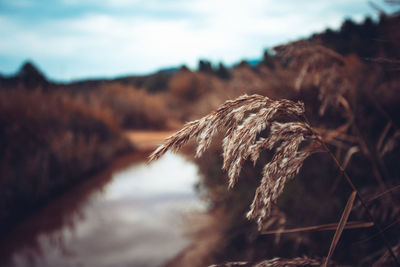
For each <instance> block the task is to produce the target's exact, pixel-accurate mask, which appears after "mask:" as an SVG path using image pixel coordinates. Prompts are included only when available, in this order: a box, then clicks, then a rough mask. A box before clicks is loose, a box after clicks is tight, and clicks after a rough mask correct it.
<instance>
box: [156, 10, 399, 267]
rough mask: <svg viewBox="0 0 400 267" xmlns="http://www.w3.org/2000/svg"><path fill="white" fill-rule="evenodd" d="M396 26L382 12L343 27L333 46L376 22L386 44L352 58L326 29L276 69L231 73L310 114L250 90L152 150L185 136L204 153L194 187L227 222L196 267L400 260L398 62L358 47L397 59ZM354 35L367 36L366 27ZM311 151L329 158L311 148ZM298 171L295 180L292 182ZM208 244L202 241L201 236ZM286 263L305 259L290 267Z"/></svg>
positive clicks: (280, 55) (278, 59)
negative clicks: (326, 40)
mask: <svg viewBox="0 0 400 267" xmlns="http://www.w3.org/2000/svg"><path fill="white" fill-rule="evenodd" d="M398 22H399V18H398V17H396V16H394V17H391V18H387V17H383V18H382V19H381V22H380V24H379V25H378V26H374V25H370V21H368V20H366V22H365V24H364V25H361V26H357V25H355V24H351V23H349V22H346V23H345V24H344V26H343V29H342V32H340V33H338V38H337V43H336V44H335V43H331V44H329V45H328V46H331V47H333V48H335V46H336V47H338V48H339V49H338V51H339V52H341V50H340V49H343V47H342V46H341V45H342V44H341V43H340V41H341V39H340V38H341V36H340V34H343V35H345V36H346V35H349V33H348V30H349V29H348V28H353V30H354V29H356V30H357V29H358V30H359V31H360V32H361V33H362V32H363V31H365V29H366V28H368V29H371V27H372V29H373V30H374V31H372V34H376V35H380V37H381V38H383V39H384V40H386V42H385V43H384V44H382V43H379V42H376V43H374V44H373V45H371V46H372V47H370V49H369V50H368V49H363V50H359V49H360V48H359V46H358V43H356V44H354V47H351V46H352V45H353V44H350V45H349V44H348V45H349V46H350V48H347V51H349V52H350V53H354V54H345V53H342V54H341V53H338V52H337V51H334V50H332V49H331V48H328V47H327V46H325V45H324V43H323V40H324V38H326V37H327V35H321V36H314V37H313V39H312V40H311V41H310V40H309V41H300V42H294V43H290V44H287V45H284V46H280V47H277V48H276V51H277V55H276V56H275V57H273V58H272V59H271V58H270V59H269V60H270V61H272V62H273V66H274V67H273V68H271V64H269V65H270V66H269V67H268V66H267V65H260V66H259V67H258V68H257V69H253V70H252V69H251V68H250V67H249V66H238V67H236V68H234V69H233V70H232V73H234V72H235V71H238V70H239V72H240V74H241V75H242V76H240V75H238V74H237V73H236V74H235V73H234V74H233V75H232V78H231V79H230V81H233V80H235V79H239V80H240V81H242V82H243V81H244V82H243V86H244V87H247V88H248V87H250V88H251V87H252V88H253V90H245V91H247V92H252V93H254V92H257V93H260V94H262V95H268V96H269V97H271V98H274V99H282V98H289V99H291V100H294V101H298V100H301V101H303V102H304V103H305V106H306V109H304V107H303V106H302V104H300V103H296V102H294V101H289V100H271V99H270V98H268V97H263V96H260V95H252V96H246V95H245V96H242V97H239V98H237V99H235V100H232V101H227V102H225V104H223V105H221V106H220V107H219V108H217V109H216V111H215V112H212V113H210V114H209V115H206V116H205V117H203V118H201V119H199V120H196V121H193V122H189V123H187V124H186V125H185V126H184V128H183V129H182V130H181V131H179V132H177V133H176V134H175V135H173V136H171V137H169V138H168V139H166V142H165V143H164V144H163V145H162V146H160V147H159V148H158V149H157V150H156V151H155V152H154V153H153V154H152V156H151V157H150V159H151V160H154V159H157V158H158V157H160V156H161V155H162V154H163V153H165V151H167V150H173V151H176V150H178V149H180V148H181V147H182V146H183V145H184V144H185V143H187V142H188V141H189V140H190V139H194V140H195V141H196V144H197V151H196V156H200V155H201V154H202V153H206V154H207V155H206V157H204V158H199V159H198V160H197V161H198V162H199V164H200V167H201V170H202V173H203V174H204V180H203V181H202V182H201V183H200V185H199V191H200V194H201V195H202V196H203V197H204V198H206V199H207V200H208V201H209V202H210V210H209V213H210V214H212V215H213V216H215V217H216V218H217V220H219V221H221V222H224V223H223V226H219V227H218V228H216V229H215V231H214V236H215V237H217V239H218V240H214V242H213V243H212V244H210V246H209V254H211V255H213V256H212V257H210V256H208V257H207V258H205V259H204V260H203V261H202V262H201V263H199V264H197V265H195V266H204V265H207V264H211V263H215V262H226V263H224V264H221V265H217V266H264V265H262V264H263V263H262V262H263V260H265V259H268V258H274V257H277V256H278V257H282V258H286V259H288V260H286V261H287V262H285V260H282V261H281V262H279V260H278V259H277V260H276V265H273V262H274V260H267V261H264V264H265V266H297V265H301V260H300V259H301V258H298V257H299V256H302V255H307V256H309V257H312V258H315V257H317V258H321V257H322V258H324V257H327V259H323V260H319V261H318V260H317V259H316V260H315V264H317V265H316V266H319V265H321V263H322V262H325V264H328V263H329V264H332V265H336V264H335V263H333V262H332V261H330V257H333V259H335V261H336V262H340V263H341V264H350V265H359V266H364V265H365V266H370V265H373V264H374V265H375V266H396V265H398V261H399V260H398V258H399V254H398V245H399V243H398V240H399V238H400V229H399V220H398V218H399V208H398V207H399V204H400V203H399V199H400V198H399V190H398V189H399V187H398V185H399V183H400V180H399V177H400V173H399V168H398V167H397V166H396V164H397V162H398V158H399V142H398V140H399V139H398V131H399V128H398V125H399V122H400V121H399V120H400V117H399V116H398V114H399V109H398V103H399V91H398V86H397V85H398V82H399V76H398V71H397V72H394V70H393V63H394V61H392V62H391V63H392V64H382V61H379V60H378V61H377V60H369V59H366V58H360V57H358V56H357V55H356V54H355V53H357V52H358V51H359V52H360V53H361V54H365V53H369V54H368V56H370V57H371V58H373V57H375V58H398V55H399V51H400V50H399V48H400V47H399V40H400V36H399V35H398V34H397V33H398V31H396V34H397V35H396V34H394V35H395V36H397V37H396V38H394V37H393V35H391V36H390V37H389V36H387V35H385V34H388V31H389V29H393V28H392V25H394V24H397V25H398ZM328 33H329V34H332V33H330V32H328ZM368 33H371V32H368ZM353 34H355V35H357V34H358V33H357V32H355V33H353ZM386 36H387V39H385V38H386ZM374 37H375V36H374ZM356 38H360V39H362V38H368V37H366V36H365V34H364V33H362V34H361V35H360V36H357V37H356ZM345 40H346V39H345ZM377 47H379V49H377ZM367 48H368V47H367ZM352 49H354V50H352ZM378 62H380V63H378ZM385 63H386V61H385ZM240 69H242V71H240ZM396 73H397V74H396ZM274 75H275V76H276V77H280V78H282V77H286V79H285V80H284V81H281V84H282V85H283V89H282V90H281V91H280V90H279V89H278V88H277V87H279V85H280V83H279V82H276V83H275V81H276V80H275V79H274V78H272V79H271V81H270V80H267V79H266V77H268V78H270V77H272V76H274ZM245 78H248V79H245ZM230 81H229V80H228V81H221V83H222V84H223V85H224V86H226V88H225V89H226V91H227V92H229V93H226V95H229V94H231V95H235V94H238V93H239V92H240V90H237V87H235V86H231V85H230ZM262 82H265V84H266V85H264V86H263V85H261V84H262ZM235 84H236V85H237V84H240V82H239V81H238V80H235ZM253 85H254V86H253ZM383 88H385V89H383ZM216 91H218V90H215V91H214V92H216ZM220 92H221V91H220ZM209 95H216V93H214V94H213V93H210V94H209ZM209 95H208V96H209ZM226 95H225V96H226ZM220 96H221V97H220V98H222V94H220ZM235 97H236V95H235ZM233 98H234V97H233ZM204 114H206V113H204ZM204 114H203V115H204ZM307 117H308V118H309V120H308V119H307ZM309 121H311V123H310V122H309ZM311 125H312V127H311ZM214 136H218V139H223V140H222V144H223V145H222V149H219V148H218V146H215V145H213V144H211V139H212V138H213V137H214ZM385 147H386V148H387V149H385ZM206 149H208V150H209V151H206V152H205V150H206ZM386 151H390V152H389V153H388V154H385V153H386ZM314 152H325V153H317V154H314V155H311V154H312V153H314ZM221 154H222V155H223V161H221V159H220V156H219V155H221ZM309 156H310V159H307V160H306V158H307V157H309ZM247 159H250V160H251V161H253V162H254V167H253V166H251V164H250V162H249V160H247ZM257 159H258V162H261V163H256V161H257ZM303 164H304V167H303V168H301V166H302V165H303ZM221 166H222V167H223V169H225V170H227V173H226V174H225V172H222V171H221V170H220V169H219V168H220V167H221ZM300 168H301V170H300ZM260 173H261V175H260ZM296 174H298V176H299V178H298V179H295V180H293V181H292V182H288V180H289V179H290V178H292V177H293V176H294V175H296ZM260 176H261V177H262V179H259V177H260ZM226 177H227V178H228V179H229V187H230V188H231V187H232V186H233V185H235V184H236V183H237V186H236V187H234V188H233V189H232V188H231V190H230V191H227V190H226V187H225V184H226ZM238 178H240V179H238ZM283 189H285V190H283ZM339 190H340V191H339ZM352 191H353V193H352V194H351V192H352ZM356 195H357V200H355V199H354V197H355V196H356ZM279 196H280V197H279ZM349 196H350V197H349ZM278 197H279V198H278ZM251 199H253V200H251ZM346 203H347V204H346ZM353 204H354V205H353ZM249 206H250V212H248V213H247V214H248V216H247V217H248V218H250V219H255V223H252V222H248V221H246V220H245V219H244V217H245V216H244V215H245V214H246V212H247V211H246V210H248V207H249ZM327 223H329V224H327ZM372 226H374V227H372ZM346 229H353V230H346ZM259 230H261V233H260V232H259ZM333 230H336V233H335V235H334V237H333V236H332V232H331V231H333ZM343 230H344V231H343ZM199 231H200V232H205V230H204V228H201V229H200V230H199ZM208 236H209V235H205V236H204V240H208ZM202 240H203V238H202V237H201V236H200V237H198V239H197V240H196V242H199V243H201V242H202ZM327 240H332V241H331V242H328V241H327ZM205 242H207V241H205ZM196 247H199V246H195V247H192V248H188V250H187V253H186V254H185V253H184V256H182V255H181V256H180V257H178V258H176V259H174V261H173V264H175V266H178V265H179V264H181V265H182V266H184V265H185V264H186V263H187V262H190V260H189V259H188V255H191V256H192V257H193V258H195V257H196V256H194V255H196ZM328 251H329V253H328ZM201 253H202V254H204V251H202V252H201ZM210 258H212V260H211V259H210ZM290 258H292V260H293V262H296V261H297V260H298V263H292V265H290V264H291V263H290V261H291V260H290ZM180 259H184V260H182V261H180ZM232 260H234V261H239V262H232ZM310 260H311V261H312V259H310ZM317 261H318V263H317ZM193 262H199V260H198V259H196V260H194V261H193ZM260 264H261V265H260ZM268 264H270V265H268ZM285 264H286V265H285ZM296 264H297V265H296ZM305 265H307V264H305ZM309 265H311V266H312V263H311V262H310V263H308V266H309Z"/></svg>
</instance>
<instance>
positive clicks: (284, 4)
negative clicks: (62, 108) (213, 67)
mask: <svg viewBox="0 0 400 267" xmlns="http://www.w3.org/2000/svg"><path fill="white" fill-rule="evenodd" d="M63 1H64V2H68V4H70V5H72V4H76V5H78V4H81V2H80V3H77V2H74V0H63ZM91 1H92V0H86V1H85V2H83V3H85V4H88V3H90V2H91ZM97 3H102V5H105V6H107V5H109V6H113V7H118V6H120V7H121V6H123V7H130V8H134V7H136V8H137V10H136V11H137V13H138V14H140V10H141V9H143V8H144V9H146V10H149V9H150V10H151V9H155V10H158V11H160V10H162V11H163V12H166V13H168V12H172V11H177V10H178V11H179V12H181V13H186V14H190V15H191V16H187V17H179V16H177V17H176V18H175V19H174V18H171V17H168V18H163V17H158V16H155V15H151V14H147V15H137V16H129V15H126V14H125V15H117V14H116V13H99V12H97V13H86V14H85V15H83V16H79V17H74V18H60V19H57V20H53V21H47V20H44V21H42V22H38V23H36V24H34V25H28V27H27V25H24V24H22V23H21V22H20V21H18V20H16V19H13V18H11V17H7V16H3V17H0V33H1V35H2V36H7V38H4V39H3V40H2V42H1V43H0V55H1V54H7V55H19V56H21V55H24V56H26V57H30V58H34V59H35V60H39V61H41V62H49V61H53V66H54V65H55V64H56V63H55V62H60V64H64V67H63V69H62V72H63V73H57V72H55V69H54V68H50V67H46V63H43V64H41V65H43V66H44V70H45V72H46V73H48V74H49V75H50V76H51V77H56V78H62V79H63V78H67V79H68V78H76V77H86V76H88V75H96V76H99V75H118V74H121V73H133V72H136V73H143V72H148V71H154V70H156V69H157V68H159V67H163V66H164V67H165V66H170V65H177V64H181V63H186V64H189V65H191V66H195V64H196V62H197V60H198V59H199V58H200V57H203V58H208V59H210V60H213V61H220V60H221V61H224V62H225V63H233V62H236V61H239V60H240V59H241V58H244V57H246V58H253V57H259V56H261V54H262V49H263V48H265V47H267V46H271V45H277V44H279V43H282V42H286V41H288V40H293V39H295V38H298V37H305V36H307V35H308V34H310V33H312V32H314V31H321V30H323V29H324V28H326V27H338V26H339V25H340V23H341V21H342V19H343V17H344V16H345V15H346V14H344V12H345V10H346V8H347V9H348V8H349V4H348V2H347V1H345V0H338V1H336V2H335V3H334V6H335V7H336V8H333V6H332V5H333V4H331V2H330V1H326V0H325V1H319V2H314V3H312V4H309V2H306V1H301V2H296V5H295V4H294V3H293V2H290V1H272V0H269V1H265V0H264V1H263V0H248V1H246V2H243V1H237V0H232V1H228V0H221V1H214V0H194V1H190V2H188V1H179V0H174V1H155V0H152V1H140V0H138V1H127V0H119V1H117V2H115V1H105V2H104V1H102V2H97ZM353 4H354V3H352V5H353ZM99 5H100V4H99ZM357 5H360V11H359V12H353V13H352V14H348V15H352V16H354V17H357V18H359V17H360V16H362V15H363V14H365V13H366V11H365V10H366V9H365V5H366V3H365V2H364V1H362V0H358V1H357V2H356V6H357ZM299 6H300V8H299ZM299 9H301V10H299ZM135 14H136V13H135ZM63 62H64V63H63ZM65 62H68V63H65ZM74 62H75V63H74ZM77 63H79V64H77ZM85 68H86V69H85Z"/></svg>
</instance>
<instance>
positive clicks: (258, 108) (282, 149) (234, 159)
mask: <svg viewBox="0 0 400 267" xmlns="http://www.w3.org/2000/svg"><path fill="white" fill-rule="evenodd" d="M304 111H305V110H304V105H303V103H301V102H297V103H295V102H292V101H289V100H272V99H270V98H268V97H264V96H261V95H251V96H248V95H243V96H240V97H239V98H237V99H235V100H232V101H226V102H225V103H224V104H223V105H222V106H220V107H219V108H218V109H217V110H216V111H215V112H213V113H211V114H209V115H207V116H205V117H203V118H201V119H200V120H196V121H192V122H189V123H187V124H186V125H185V126H184V128H183V129H182V130H180V131H178V132H177V133H176V134H174V135H172V136H170V137H168V138H167V139H166V140H165V143H164V144H162V145H161V146H160V147H158V148H157V149H156V150H155V151H154V152H153V153H152V154H151V155H150V158H149V160H150V161H152V160H156V159H158V158H159V157H161V156H162V155H163V154H164V153H165V152H167V151H168V150H171V151H177V150H179V149H180V148H181V147H182V146H183V145H184V144H185V143H187V142H188V141H189V140H190V139H196V141H197V143H198V146H197V150H196V157H199V156H201V154H202V153H203V152H204V151H205V150H206V149H207V148H208V147H209V145H210V143H211V141H212V138H213V137H214V136H215V135H216V134H217V133H218V132H222V133H224V134H225V138H224V140H223V144H222V146H223V151H224V153H223V158H224V163H223V169H224V170H226V171H227V172H228V177H229V188H231V187H233V186H234V185H235V183H236V182H237V180H238V178H239V174H240V170H241V168H242V166H243V163H244V162H245V160H246V159H247V158H249V157H250V158H251V160H252V161H253V162H254V163H255V162H256V161H257V159H258V157H259V154H260V152H262V151H263V150H274V149H275V153H274V156H273V158H272V160H271V161H270V162H268V163H267V164H266V165H265V167H264V170H263V177H262V179H261V183H260V185H259V187H258V188H257V190H256V193H255V197H254V200H253V203H252V204H251V208H250V211H249V212H248V213H247V218H249V219H254V220H256V222H257V225H258V228H259V230H261V229H262V227H263V224H264V221H265V220H266V218H267V217H268V216H269V215H270V212H271V206H272V204H273V203H275V202H276V201H277V198H278V197H279V196H280V195H281V194H282V192H283V189H284V187H285V184H286V183H287V182H288V181H289V179H291V178H293V176H294V175H295V174H297V173H298V172H299V170H300V168H301V166H302V165H303V162H304V160H305V159H306V158H307V157H308V156H310V155H311V154H312V153H313V152H315V151H317V148H318V142H315V141H316V140H318V137H317V136H316V135H315V133H314V131H313V130H312V129H311V128H310V126H309V125H308V124H307V123H304V122H300V121H297V122H278V121H277V120H278V119H281V118H286V119H288V118H291V119H297V120H299V119H300V118H301V116H302V115H303V114H304ZM266 129H267V130H269V134H268V136H267V137H266V138H262V137H259V135H260V133H261V132H263V131H264V130H266ZM303 144H304V146H303ZM301 145H302V147H300V146H301Z"/></svg>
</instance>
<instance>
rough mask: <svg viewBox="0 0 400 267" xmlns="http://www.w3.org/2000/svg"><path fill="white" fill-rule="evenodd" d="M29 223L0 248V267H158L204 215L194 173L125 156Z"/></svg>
mask: <svg viewBox="0 0 400 267" xmlns="http://www.w3.org/2000/svg"><path fill="white" fill-rule="evenodd" d="M117 161H118V162H117V163H114V165H113V166H112V167H110V168H109V169H108V170H105V171H104V172H103V173H101V174H100V175H97V176H95V177H93V178H91V179H88V181H86V182H84V183H83V184H81V185H79V186H77V187H75V188H73V189H72V190H70V191H69V192H67V193H65V194H64V195H62V196H60V197H58V198H57V199H56V200H54V201H53V202H51V203H50V204H49V205H47V206H46V207H45V208H44V209H42V210H41V211H39V212H37V213H36V214H35V215H33V216H31V217H30V218H29V219H27V220H26V221H25V222H23V223H21V224H20V225H19V226H18V227H17V228H16V229H14V230H13V231H12V232H11V233H10V234H9V235H8V236H7V237H6V239H5V240H3V241H1V243H0V254H1V255H0V256H1V258H0V260H1V262H0V263H1V264H2V265H4V266H43V267H46V266H59V267H63V266H98V267H101V266H162V265H163V264H165V263H166V262H167V261H168V260H169V259H171V258H172V257H174V256H175V255H177V254H178V253H179V252H180V251H181V250H183V249H184V248H185V247H187V246H188V245H189V244H190V239H189V238H188V237H185V231H188V229H189V228H188V226H187V225H188V224H187V223H185V217H186V219H187V216H188V215H190V213H191V212H194V211H198V210H204V209H205V204H204V203H202V202H201V201H200V200H199V199H198V198H197V196H196V194H195V192H194V186H195V184H196V182H197V181H198V179H199V174H198V168H197V166H196V165H195V164H194V163H193V162H190V161H188V160H186V159H185V158H184V157H182V156H181V155H179V154H178V155H176V154H166V155H165V156H164V157H162V158H161V159H159V160H158V161H156V162H153V163H152V164H150V165H146V163H145V162H144V161H145V155H144V154H135V155H130V156H125V158H122V159H119V160H117Z"/></svg>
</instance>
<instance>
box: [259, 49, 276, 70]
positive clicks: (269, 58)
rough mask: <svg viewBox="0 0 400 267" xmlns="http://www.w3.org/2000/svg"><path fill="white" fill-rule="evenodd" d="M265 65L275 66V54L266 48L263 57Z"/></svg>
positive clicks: (271, 67)
mask: <svg viewBox="0 0 400 267" xmlns="http://www.w3.org/2000/svg"><path fill="white" fill-rule="evenodd" d="M261 63H262V64H263V65H265V66H267V67H268V68H270V69H273V68H275V64H274V56H273V55H272V53H271V52H270V51H269V50H268V49H266V50H265V51H264V55H263V59H262V62H261Z"/></svg>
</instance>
